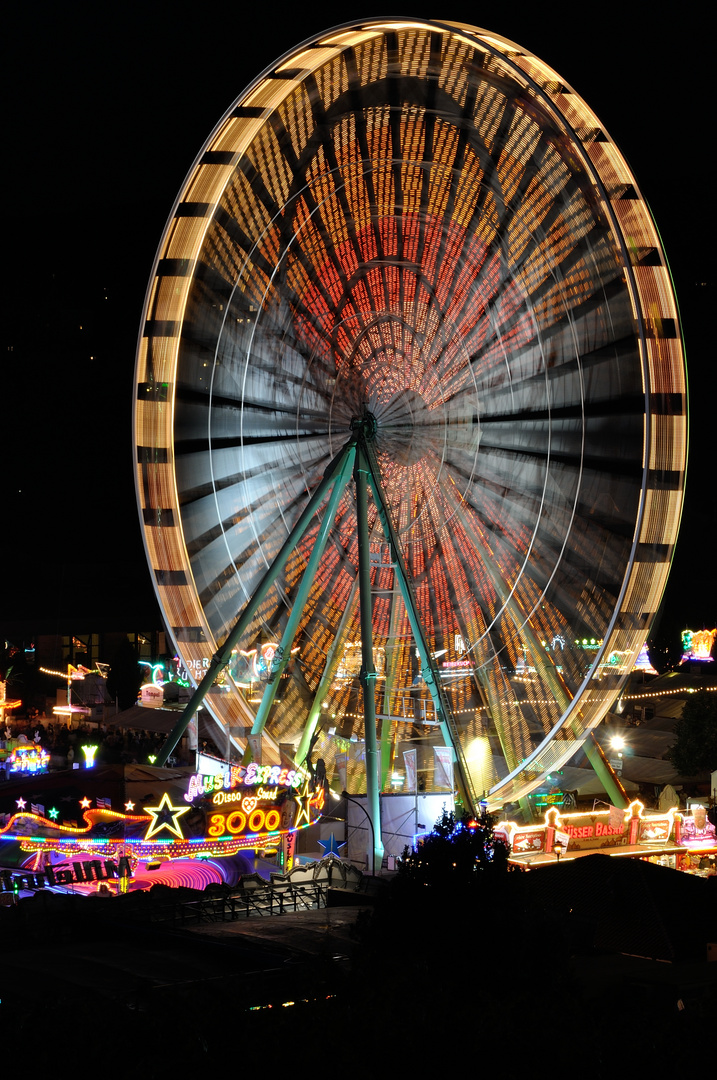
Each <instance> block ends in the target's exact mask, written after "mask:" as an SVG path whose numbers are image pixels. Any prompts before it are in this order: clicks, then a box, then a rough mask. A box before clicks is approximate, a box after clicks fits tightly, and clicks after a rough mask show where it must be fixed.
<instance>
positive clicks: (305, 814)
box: [294, 778, 314, 829]
mask: <svg viewBox="0 0 717 1080" xmlns="http://www.w3.org/2000/svg"><path fill="white" fill-rule="evenodd" d="M313 794H314V793H313V791H312V790H311V781H310V780H309V779H308V778H307V780H306V783H305V784H304V790H303V791H302V792H301V795H295V796H294V798H295V799H296V801H297V803H298V805H299V812H298V813H297V815H296V821H295V822H294V828H295V829H298V827H299V825H300V824H301V822H302V821H306V824H307V825H310V824H311V818H310V817H309V803H310V802H311V799H312V796H313Z"/></svg>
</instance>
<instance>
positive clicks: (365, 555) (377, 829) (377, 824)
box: [354, 442, 384, 874]
mask: <svg viewBox="0 0 717 1080" xmlns="http://www.w3.org/2000/svg"><path fill="white" fill-rule="evenodd" d="M370 472H371V470H370V466H369V464H368V459H367V456H366V452H365V449H364V446H363V442H359V444H358V446H357V447H356V463H355V465H354V480H355V481H356V519H357V523H358V529H357V537H358V556H359V574H358V576H359V604H360V611H361V673H360V675H359V681H360V683H361V688H362V690H363V716H364V733H365V739H366V802H367V805H368V811H369V814H370V817H371V824H372V825H373V830H372V831H373V838H372V837H371V835H370V834H367V844H366V855H367V861H368V866H369V869H370V871H371V873H372V874H375V873H376V863H377V862H378V867H379V869H380V868H381V863H382V861H383V851H384V848H383V841H382V839H381V796H380V789H379V753H378V747H377V741H376V670H375V668H374V664H373V611H372V604H371V562H370V558H369V534H368V477H369V475H370Z"/></svg>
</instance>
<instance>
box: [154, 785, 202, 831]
mask: <svg viewBox="0 0 717 1080" xmlns="http://www.w3.org/2000/svg"><path fill="white" fill-rule="evenodd" d="M191 809H192V808H191V806H172V801H171V799H170V798H169V792H168V791H165V793H164V795H163V796H162V798H161V800H160V803H159V806H145V810H146V811H147V813H148V814H151V815H152V817H153V819H154V820H153V821H152V824H151V825H150V827H149V828H148V829H147V833H146V835H145V840H149V838H150V837H151V836H156V834H157V833H158V832H161V831H162V829H169V831H170V832H171V833H174V835H175V836H178V837H179V839H180V840H183V839H184V833H183V832H182V827H181V825H180V824H179V823H178V821H177V818H180V817H181V816H182V814H188V813H189V811H190V810H191ZM160 815H161V816H162V818H163V819H164V820H162V821H159V820H158V819H159V817H160ZM170 817H171V819H172V821H171V822H170V821H168V820H167V818H170Z"/></svg>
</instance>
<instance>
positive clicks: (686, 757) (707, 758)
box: [668, 690, 717, 776]
mask: <svg viewBox="0 0 717 1080" xmlns="http://www.w3.org/2000/svg"><path fill="white" fill-rule="evenodd" d="M675 735H676V736H677V742H676V743H675V744H674V746H673V747H672V749H671V750H670V751H669V754H668V757H669V759H670V761H671V762H672V764H673V765H674V766H675V768H676V769H677V771H678V772H679V774H680V776H695V775H696V774H697V773H701V772H705V771H706V772H711V771H712V770H714V769H717V692H715V691H712V692H710V691H709V690H700V691H698V693H696V694H691V695H690V697H689V698H688V699H687V701H686V702H685V707H684V709H683V710H682V718H681V719H680V720H678V722H677V725H676V727H675Z"/></svg>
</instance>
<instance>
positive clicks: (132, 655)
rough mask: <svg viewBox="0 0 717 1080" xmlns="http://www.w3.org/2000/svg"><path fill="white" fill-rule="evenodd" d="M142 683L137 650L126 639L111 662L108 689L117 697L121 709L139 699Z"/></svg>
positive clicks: (126, 707) (113, 696)
mask: <svg viewBox="0 0 717 1080" xmlns="http://www.w3.org/2000/svg"><path fill="white" fill-rule="evenodd" d="M141 685H142V674H141V671H140V667H139V663H138V657H137V650H136V649H135V647H134V645H132V644H131V642H130V641H128V640H127V639H125V640H124V641H123V642H122V644H121V645H120V646H119V647H118V649H117V651H116V652H115V654H114V656H113V657H112V660H111V662H110V670H109V674H108V676H107V691H108V693H109V695H110V697H112V698H115V697H116V698H117V700H118V702H119V707H120V709H130V708H131V707H132V706H133V705H134V703H135V701H136V700H137V694H138V693H139V688H140V686H141Z"/></svg>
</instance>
